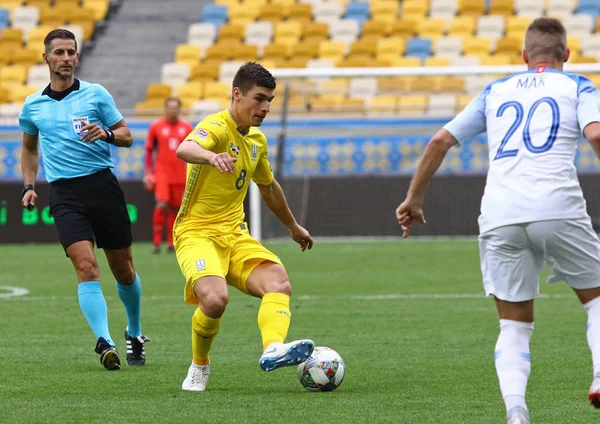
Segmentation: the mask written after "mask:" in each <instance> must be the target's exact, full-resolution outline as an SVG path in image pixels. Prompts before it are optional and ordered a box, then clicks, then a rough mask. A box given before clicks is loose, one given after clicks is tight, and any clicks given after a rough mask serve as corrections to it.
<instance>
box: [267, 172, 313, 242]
mask: <svg viewBox="0 0 600 424" xmlns="http://www.w3.org/2000/svg"><path fill="white" fill-rule="evenodd" d="M257 186H258V190H259V191H260V195H261V196H262V198H263V200H264V201H265V203H266V204H267V206H268V207H269V209H271V211H272V212H273V213H274V214H275V216H276V217H277V218H278V219H279V220H280V221H281V222H282V223H283V225H285V226H286V227H287V229H288V230H289V231H290V235H291V236H292V239H294V241H295V242H296V243H298V244H299V245H300V249H302V251H303V252H304V251H305V250H306V249H308V250H310V249H311V248H312V245H313V239H312V237H311V236H310V234H309V232H308V231H307V230H306V229H305V228H303V227H302V226H300V225H299V224H298V222H296V218H294V214H293V213H292V211H291V210H290V208H289V206H288V203H287V200H286V199H285V194H284V193H283V189H282V188H281V186H280V185H279V183H278V182H277V180H273V182H272V183H271V184H268V185H262V184H257Z"/></svg>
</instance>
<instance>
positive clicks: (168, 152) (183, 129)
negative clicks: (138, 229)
mask: <svg viewBox="0 0 600 424" xmlns="http://www.w3.org/2000/svg"><path fill="white" fill-rule="evenodd" d="M180 113H181V101H180V100H179V99H177V98H174V97H170V98H168V99H167V100H165V118H163V119H159V120H158V121H155V122H153V123H152V125H150V129H149V130H148V138H147V139H146V174H145V176H144V184H145V185H146V189H148V190H149V191H154V195H155V198H156V206H155V208H154V215H153V217H152V232H153V236H152V244H153V246H154V247H153V248H152V253H159V252H160V244H161V242H162V233H163V230H164V227H165V222H166V223H167V245H168V251H169V252H173V251H174V248H173V224H174V222H175V218H176V217H177V211H178V210H179V206H180V205H181V199H182V198H183V192H184V190H185V171H186V164H185V162H183V161H182V160H181V159H179V158H178V157H177V156H176V155H175V152H176V151H177V147H178V146H179V144H180V143H181V142H182V141H183V140H184V139H185V137H186V136H187V135H188V134H189V133H190V132H191V131H192V130H193V129H194V127H193V126H192V125H191V124H189V123H188V122H186V121H183V120H181V119H179V115H180ZM155 152H156V156H155V155H154V153H155Z"/></svg>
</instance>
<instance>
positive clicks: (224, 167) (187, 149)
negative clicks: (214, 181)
mask: <svg viewBox="0 0 600 424" xmlns="http://www.w3.org/2000/svg"><path fill="white" fill-rule="evenodd" d="M176 154H177V157H178V158H179V159H181V160H183V161H185V162H187V163H193V164H209V165H212V166H214V167H215V168H217V169H218V170H219V171H220V172H221V173H223V172H229V173H230V174H233V171H235V163H236V162H237V158H232V157H231V156H229V153H227V152H223V153H214V152H211V151H210V150H207V149H205V148H204V147H202V146H200V145H199V144H198V143H197V142H196V141H194V140H190V139H186V140H183V143H181V144H180V145H179V147H178V148H177V152H176Z"/></svg>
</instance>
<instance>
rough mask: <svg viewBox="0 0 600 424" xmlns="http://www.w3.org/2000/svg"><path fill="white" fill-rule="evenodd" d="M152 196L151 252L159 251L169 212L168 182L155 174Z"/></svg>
mask: <svg viewBox="0 0 600 424" xmlns="http://www.w3.org/2000/svg"><path fill="white" fill-rule="evenodd" d="M154 196H155V199H156V205H155V206H154V213H153V214H152V253H159V252H160V244H161V243H162V235H163V231H164V229H165V223H166V222H167V214H168V213H169V184H168V183H167V181H166V179H165V178H164V177H163V176H161V175H157V176H156V187H155V189H154Z"/></svg>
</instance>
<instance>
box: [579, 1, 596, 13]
mask: <svg viewBox="0 0 600 424" xmlns="http://www.w3.org/2000/svg"><path fill="white" fill-rule="evenodd" d="M576 13H585V14H586V15H592V16H598V15H600V3H598V0H579V5H578V6H577V10H576Z"/></svg>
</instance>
